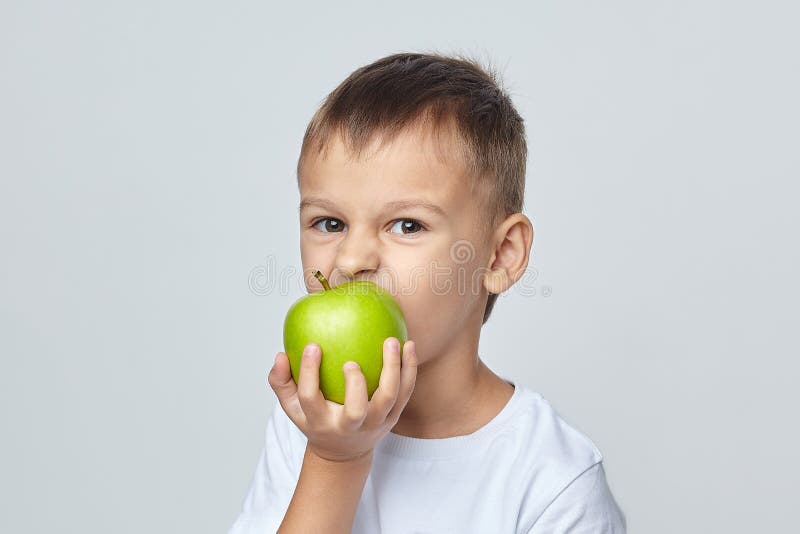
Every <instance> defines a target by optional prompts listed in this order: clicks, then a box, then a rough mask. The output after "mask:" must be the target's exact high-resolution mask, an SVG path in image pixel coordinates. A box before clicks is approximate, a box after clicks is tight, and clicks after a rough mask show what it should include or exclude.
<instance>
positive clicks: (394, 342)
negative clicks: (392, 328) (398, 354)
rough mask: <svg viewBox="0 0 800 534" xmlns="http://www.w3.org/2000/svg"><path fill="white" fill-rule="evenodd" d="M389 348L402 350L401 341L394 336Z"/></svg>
mask: <svg viewBox="0 0 800 534" xmlns="http://www.w3.org/2000/svg"><path fill="white" fill-rule="evenodd" d="M389 348H390V349H391V350H394V351H398V350H400V342H399V341H398V340H397V339H395V338H392V339H391V340H389Z"/></svg>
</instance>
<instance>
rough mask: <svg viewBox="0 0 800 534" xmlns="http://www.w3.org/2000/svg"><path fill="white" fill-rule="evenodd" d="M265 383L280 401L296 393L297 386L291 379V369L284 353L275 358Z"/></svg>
mask: <svg viewBox="0 0 800 534" xmlns="http://www.w3.org/2000/svg"><path fill="white" fill-rule="evenodd" d="M267 381H268V382H269V385H270V387H271V388H272V389H273V390H274V391H275V394H276V395H277V396H278V399H279V400H281V401H283V400H285V399H288V398H289V397H290V396H291V395H292V394H293V393H295V392H296V391H297V384H296V383H295V381H294V378H292V368H291V366H290V365H289V357H288V356H287V355H286V353H285V352H279V353H278V354H277V355H276V356H275V363H274V364H273V366H272V369H271V370H270V372H269V376H268V377H267Z"/></svg>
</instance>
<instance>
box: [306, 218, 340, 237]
mask: <svg viewBox="0 0 800 534" xmlns="http://www.w3.org/2000/svg"><path fill="white" fill-rule="evenodd" d="M320 226H321V228H320ZM312 227H314V228H316V229H317V230H319V231H320V232H324V233H328V234H332V233H336V232H341V231H342V229H343V228H344V223H343V222H342V221H340V220H339V219H334V218H332V217H325V218H322V219H319V220H318V221H316V222H315V223H314V224H313V225H312Z"/></svg>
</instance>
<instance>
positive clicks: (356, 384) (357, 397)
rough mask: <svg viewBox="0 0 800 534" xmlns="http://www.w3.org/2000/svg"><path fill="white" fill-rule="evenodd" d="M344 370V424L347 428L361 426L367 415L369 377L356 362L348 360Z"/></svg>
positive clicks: (354, 428)
mask: <svg viewBox="0 0 800 534" xmlns="http://www.w3.org/2000/svg"><path fill="white" fill-rule="evenodd" d="M342 371H343V372H344V409H343V410H342V426H343V427H344V428H345V429H347V430H356V429H358V428H360V427H361V423H363V422H364V418H365V417H366V416H367V405H368V402H369V401H368V399H367V379H366V378H364V373H362V372H361V367H360V366H359V365H358V363H356V362H346V363H345V364H344V365H343V366H342Z"/></svg>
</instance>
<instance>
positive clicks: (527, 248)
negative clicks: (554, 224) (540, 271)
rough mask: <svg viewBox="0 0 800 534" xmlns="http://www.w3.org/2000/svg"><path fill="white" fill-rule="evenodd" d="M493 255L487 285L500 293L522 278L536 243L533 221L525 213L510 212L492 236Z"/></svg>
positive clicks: (492, 290) (487, 287) (487, 274)
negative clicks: (534, 241) (532, 247)
mask: <svg viewBox="0 0 800 534" xmlns="http://www.w3.org/2000/svg"><path fill="white" fill-rule="evenodd" d="M492 244H493V245H492V255H491V257H490V258H489V268H488V272H487V273H486V276H485V277H484V278H483V285H484V286H485V287H486V290H487V291H488V292H489V293H495V294H500V293H502V292H503V291H505V290H506V289H508V288H510V287H511V286H513V285H514V283H516V281H517V280H519V279H520V278H521V277H522V275H523V274H524V273H525V269H527V267H528V259H529V257H530V254H531V246H532V245H533V224H531V221H530V219H528V217H526V216H525V215H524V214H522V213H513V214H511V215H509V216H508V217H507V218H506V219H505V220H504V221H503V222H502V223H501V224H500V226H498V227H497V229H496V230H495V232H494V233H493V237H492Z"/></svg>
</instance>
